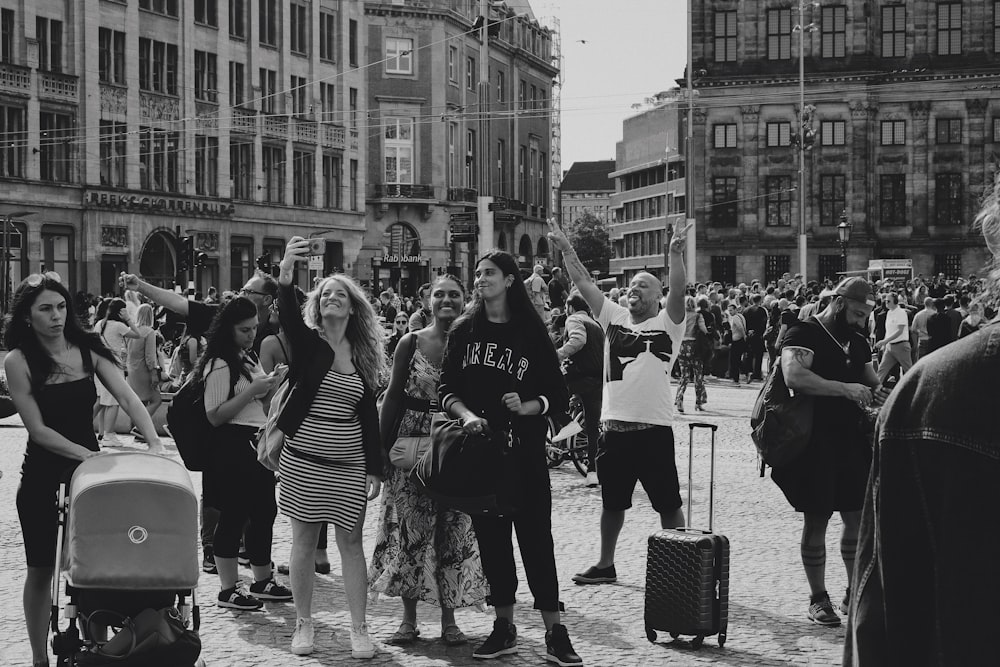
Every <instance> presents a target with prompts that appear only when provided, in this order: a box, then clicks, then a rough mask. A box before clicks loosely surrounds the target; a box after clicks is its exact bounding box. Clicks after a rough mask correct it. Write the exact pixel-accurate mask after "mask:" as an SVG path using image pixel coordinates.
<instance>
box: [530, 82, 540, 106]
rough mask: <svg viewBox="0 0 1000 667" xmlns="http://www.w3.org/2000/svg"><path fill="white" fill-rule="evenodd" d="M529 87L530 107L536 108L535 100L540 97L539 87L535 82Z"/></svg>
mask: <svg viewBox="0 0 1000 667" xmlns="http://www.w3.org/2000/svg"><path fill="white" fill-rule="evenodd" d="M529 88H530V90H531V92H530V93H529V94H528V108H529V109H535V108H537V105H536V104H535V101H536V100H537V99H538V89H537V88H535V84H531V86H530V87H529Z"/></svg>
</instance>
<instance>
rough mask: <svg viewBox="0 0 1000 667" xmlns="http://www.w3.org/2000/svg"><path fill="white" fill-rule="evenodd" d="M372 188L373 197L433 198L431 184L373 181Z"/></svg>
mask: <svg viewBox="0 0 1000 667" xmlns="http://www.w3.org/2000/svg"><path fill="white" fill-rule="evenodd" d="M373 190H374V192H373V195H372V196H373V198H374V199H434V186H433V185H407V184H402V183H375V184H374V186H373Z"/></svg>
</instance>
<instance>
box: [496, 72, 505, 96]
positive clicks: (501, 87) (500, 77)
mask: <svg viewBox="0 0 1000 667" xmlns="http://www.w3.org/2000/svg"><path fill="white" fill-rule="evenodd" d="M506 90H507V75H506V74H504V72H503V71H502V70H498V71H497V102H503V101H505V100H506V99H507V93H506Z"/></svg>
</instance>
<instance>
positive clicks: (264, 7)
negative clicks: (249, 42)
mask: <svg viewBox="0 0 1000 667" xmlns="http://www.w3.org/2000/svg"><path fill="white" fill-rule="evenodd" d="M257 2H258V3H259V5H258V19H259V23H258V29H259V30H260V43H261V44H263V45H264V46H277V45H278V26H279V24H278V21H280V20H281V14H280V12H279V10H278V0H257Z"/></svg>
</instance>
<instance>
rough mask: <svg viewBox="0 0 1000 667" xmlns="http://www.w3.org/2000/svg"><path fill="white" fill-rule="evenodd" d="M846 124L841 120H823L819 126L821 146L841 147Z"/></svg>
mask: <svg viewBox="0 0 1000 667" xmlns="http://www.w3.org/2000/svg"><path fill="white" fill-rule="evenodd" d="M845 133H846V124H845V123H844V121H842V120H824V121H823V122H821V123H820V124H819V140H820V144H821V145H823V146H843V145H844V141H845Z"/></svg>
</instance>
